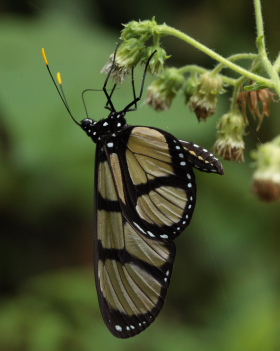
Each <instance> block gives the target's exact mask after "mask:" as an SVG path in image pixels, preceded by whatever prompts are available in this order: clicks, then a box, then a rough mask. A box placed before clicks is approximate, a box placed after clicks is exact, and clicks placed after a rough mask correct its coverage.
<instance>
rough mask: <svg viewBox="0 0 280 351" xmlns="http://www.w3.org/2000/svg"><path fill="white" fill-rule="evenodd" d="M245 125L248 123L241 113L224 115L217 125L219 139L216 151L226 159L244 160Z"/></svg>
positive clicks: (215, 145)
mask: <svg viewBox="0 0 280 351" xmlns="http://www.w3.org/2000/svg"><path fill="white" fill-rule="evenodd" d="M245 127H246V124H245V121H244V118H243V117H242V115H241V113H239V112H237V113H227V114H225V115H223V116H222V118H221V119H220V121H219V123H218V125H217V128H218V139H217V140H216V142H215V144H214V151H215V152H216V153H217V154H219V155H220V156H222V157H223V158H224V159H225V160H235V161H238V162H243V161H244V154H243V152H244V149H245V144H244V141H243V135H244V134H245Z"/></svg>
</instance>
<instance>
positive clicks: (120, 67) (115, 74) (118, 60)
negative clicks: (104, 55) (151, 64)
mask: <svg viewBox="0 0 280 351" xmlns="http://www.w3.org/2000/svg"><path fill="white" fill-rule="evenodd" d="M144 48H145V46H144V44H143V43H142V42H141V41H140V40H138V39H135V38H131V39H129V40H127V41H126V42H124V43H122V44H121V45H120V47H119V48H118V50H117V52H116V57H115V62H114V63H113V59H114V54H112V55H111V56H110V59H109V61H108V63H107V64H106V65H105V66H104V67H103V68H102V70H101V73H107V74H108V73H109V72H110V69H111V67H112V65H113V64H114V67H113V70H112V72H111V77H112V78H113V79H114V80H115V81H117V82H118V83H123V81H124V79H125V77H126V75H127V74H129V73H130V70H131V68H132V67H135V66H136V65H137V63H138V62H139V61H140V59H141V57H142V55H143V50H144Z"/></svg>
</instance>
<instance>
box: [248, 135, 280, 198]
mask: <svg viewBox="0 0 280 351" xmlns="http://www.w3.org/2000/svg"><path fill="white" fill-rule="evenodd" d="M252 158H253V159H255V167H256V170H255V172H254V174H253V185H252V191H253V192H254V193H255V194H256V195H257V196H258V197H259V198H260V199H261V200H264V201H275V200H280V136H278V137H276V138H275V139H273V140H272V141H271V142H267V143H265V144H263V145H260V146H258V149H257V150H255V151H254V152H252Z"/></svg>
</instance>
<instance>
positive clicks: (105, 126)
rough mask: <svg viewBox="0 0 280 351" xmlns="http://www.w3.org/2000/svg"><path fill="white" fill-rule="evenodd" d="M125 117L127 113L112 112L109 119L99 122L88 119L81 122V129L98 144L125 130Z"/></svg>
mask: <svg viewBox="0 0 280 351" xmlns="http://www.w3.org/2000/svg"><path fill="white" fill-rule="evenodd" d="M124 116H125V112H111V113H110V115H109V116H108V117H107V118H105V119H101V120H100V121H98V122H95V121H93V120H92V119H91V118H86V119H84V120H82V121H81V128H82V129H83V130H84V131H85V132H86V133H87V135H88V136H89V137H91V139H92V140H93V141H94V142H95V143H96V142H97V141H98V140H101V139H102V138H103V137H105V136H108V135H110V134H113V133H115V132H118V131H119V130H121V129H123V128H124V127H125V126H126V120H125V118H124Z"/></svg>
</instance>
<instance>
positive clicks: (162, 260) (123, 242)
mask: <svg viewBox="0 0 280 351" xmlns="http://www.w3.org/2000/svg"><path fill="white" fill-rule="evenodd" d="M119 166H120V160H119V158H118V155H117V154H115V153H114V152H110V153H108V152H105V151H104V149H103V148H102V147H101V146H100V145H98V148H97V159H96V178H95V185H96V193H95V205H96V207H95V209H96V215H95V216H96V217H95V278H96V285H97V291H98V298H99V304H100V308H101V311H102V315H103V319H104V321H105V323H106V325H107V327H108V328H109V329H110V331H111V332H112V333H113V334H114V335H115V336H117V337H120V338H128V337H131V336H133V335H136V334H138V333H140V332H141V331H143V330H144V329H146V328H147V327H148V326H149V325H150V324H151V323H152V322H153V321H154V319H155V317H156V316H157V314H158V313H159V311H160V309H161V307H162V305H163V302H164V298H165V295H166V292H167V288H168V286H169V281H170V277H171V274H172V268H173V262H174V258H175V246H174V244H173V242H164V241H155V240H152V239H150V238H149V237H147V236H145V235H144V234H143V233H142V232H141V228H140V229H139V228H137V227H136V226H135V225H134V224H133V222H132V221H131V218H130V217H129V216H130V215H131V216H133V214H130V210H129V208H128V207H127V199H126V198H127V194H125V192H126V190H125V189H126V188H125V187H124V184H123V183H122V182H123V178H122V175H121V174H120V173H119V172H120V168H119Z"/></svg>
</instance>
